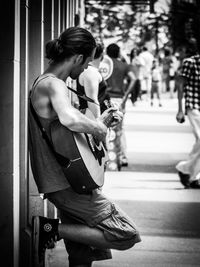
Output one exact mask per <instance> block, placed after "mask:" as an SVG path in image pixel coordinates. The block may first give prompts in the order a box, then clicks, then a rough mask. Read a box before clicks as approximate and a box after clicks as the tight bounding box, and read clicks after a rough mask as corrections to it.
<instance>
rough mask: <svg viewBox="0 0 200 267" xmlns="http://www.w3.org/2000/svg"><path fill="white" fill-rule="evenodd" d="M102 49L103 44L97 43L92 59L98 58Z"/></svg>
mask: <svg viewBox="0 0 200 267" xmlns="http://www.w3.org/2000/svg"><path fill="white" fill-rule="evenodd" d="M103 50H104V47H103V44H101V43H97V46H96V52H95V55H94V59H97V58H100V57H101V56H102V55H103Z"/></svg>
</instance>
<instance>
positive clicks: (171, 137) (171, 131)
mask: <svg viewBox="0 0 200 267" xmlns="http://www.w3.org/2000/svg"><path fill="white" fill-rule="evenodd" d="M162 102H163V107H161V108H160V107H158V106H156V105H154V106H153V107H151V106H150V104H149V102H147V101H141V102H138V103H136V105H135V106H132V104H131V102H130V101H129V102H128V103H127V113H126V115H125V134H126V137H127V153H128V159H129V166H128V168H122V171H121V172H106V176H105V185H104V187H103V192H104V193H105V194H106V195H107V197H109V198H110V199H111V200H113V201H114V202H115V203H116V204H117V205H119V206H120V207H121V208H122V209H123V210H124V211H125V212H127V214H128V215H129V216H130V217H131V218H132V219H133V221H134V222H135V223H136V225H137V226H138V227H139V230H140V233H141V237H142V242H141V243H138V244H136V246H135V247H133V248H132V249H130V250H127V251H113V259H112V260H108V261H102V262H95V263H94V264H93V267H104V266H105V267H183V266H185V267H192V266H200V228H199V225H200V216H198V215H199V210H200V194H199V190H195V189H189V190H185V189H184V188H183V186H182V185H181V184H180V182H179V178H178V176H177V174H176V170H175V164H176V163H177V162H178V161H179V160H182V159H184V158H185V157H187V154H188V153H189V151H190V149H191V147H192V145H193V141H194V139H193V135H192V134H191V129H190V127H189V123H188V121H187V120H186V123H185V124H178V123H177V122H176V119H175V116H176V111H177V100H176V99H168V97H167V95H164V96H163V101H162ZM47 257H48V262H49V265H48V267H67V266H68V260H67V253H66V251H65V248H64V245H63V242H62V241H60V242H59V243H58V244H57V246H56V249H54V250H52V251H49V253H48V255H47Z"/></svg>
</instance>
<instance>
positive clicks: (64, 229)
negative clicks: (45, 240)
mask: <svg viewBox="0 0 200 267" xmlns="http://www.w3.org/2000/svg"><path fill="white" fill-rule="evenodd" d="M58 233H59V237H60V238H63V239H67V240H70V241H74V242H78V243H82V244H85V245H90V246H92V247H97V248H109V249H118V250H125V249H128V248H129V247H127V244H123V242H122V244H120V246H117V245H114V244H113V243H111V242H109V241H107V240H106V239H105V237H104V234H103V232H102V231H101V230H99V229H97V228H91V227H89V226H86V225H80V224H79V225H69V224H59V226H58ZM125 243H126V242H125ZM133 244H134V242H133Z"/></svg>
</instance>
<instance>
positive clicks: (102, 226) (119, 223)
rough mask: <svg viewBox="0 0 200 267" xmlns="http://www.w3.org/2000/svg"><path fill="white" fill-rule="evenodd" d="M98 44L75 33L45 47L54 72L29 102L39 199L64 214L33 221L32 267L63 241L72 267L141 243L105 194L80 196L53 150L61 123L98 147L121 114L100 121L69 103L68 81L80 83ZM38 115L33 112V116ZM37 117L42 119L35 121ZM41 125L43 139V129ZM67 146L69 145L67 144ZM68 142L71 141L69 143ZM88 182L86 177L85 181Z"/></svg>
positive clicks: (96, 192) (41, 80) (80, 31)
mask: <svg viewBox="0 0 200 267" xmlns="http://www.w3.org/2000/svg"><path fill="white" fill-rule="evenodd" d="M95 47H96V43H95V40H94V38H93V36H92V35H91V34H90V33H89V32H88V31H87V30H85V29H83V28H78V27H72V28H69V29H67V30H66V31H64V32H63V33H62V34H61V35H60V37H59V38H58V39H54V40H52V41H50V42H48V43H47V45H46V57H47V58H48V59H49V60H50V63H49V67H48V68H47V69H46V70H45V72H44V73H43V74H42V75H41V76H40V77H39V78H38V79H37V80H36V81H35V83H34V85H33V88H32V90H31V94H30V99H29V105H30V109H29V147H30V159H31V166H32V171H33V176H34V179H35V181H36V184H37V187H38V190H39V193H43V194H44V196H45V197H46V198H47V199H48V200H49V201H51V202H52V203H53V204H54V205H55V206H56V207H57V209H58V210H59V218H60V219H61V223H59V220H58V219H50V218H45V217H41V216H35V217H33V224H32V237H33V266H44V253H45V249H46V248H47V247H48V246H49V245H50V244H51V243H52V242H55V241H57V240H59V239H62V238H63V239H64V241H65V245H66V249H67V252H68V255H69V266H70V267H75V266H76V267H78V266H79V267H86V266H91V265H92V262H93V261H95V260H104V259H109V258H111V253H110V249H119V250H125V249H129V248H131V247H132V246H133V245H134V244H135V243H137V242H140V236H139V233H138V231H137V229H136V227H135V225H134V223H133V222H132V221H131V220H130V219H129V218H128V217H127V215H125V214H124V213H123V212H122V211H121V210H120V209H119V208H118V207H116V205H114V204H113V203H111V202H110V201H109V200H108V199H107V198H106V197H105V196H104V195H103V194H102V192H101V190H98V188H97V189H93V190H91V191H86V192H85V193H82V194H81V193H80V194H79V193H77V192H75V191H74V189H73V186H71V184H70V183H69V181H70V179H69V180H68V179H67V178H66V175H65V174H64V172H63V169H62V167H61V165H59V162H58V161H57V159H56V156H55V154H54V153H53V150H52V149H50V147H51V144H50V145H49V144H48V142H47V141H46V140H45V138H43V137H44V136H45V133H46V135H47V139H48V138H49V140H50V143H52V142H53V141H52V140H51V124H52V123H53V122H54V121H55V120H58V121H59V123H60V124H61V125H62V126H63V127H64V128H66V129H67V130H69V131H71V132H72V133H77V134H78V133H86V134H91V135H94V136H95V138H96V139H97V140H99V142H101V141H104V139H105V137H106V134H107V127H106V125H105V123H104V122H105V121H106V119H107V117H108V116H110V113H112V114H113V117H114V118H115V120H114V121H115V122H116V121H118V122H119V121H120V120H121V118H122V115H121V113H120V112H118V111H117V110H116V108H110V109H108V110H106V111H105V112H104V113H103V114H102V115H101V116H100V117H99V118H97V119H96V120H91V119H89V118H87V117H86V116H85V115H84V114H82V113H81V112H79V110H77V109H75V108H74V107H73V106H72V105H71V102H70V100H69V98H68V93H67V91H68V89H67V86H66V79H67V78H68V77H71V78H72V79H77V78H78V76H79V75H80V73H81V72H83V70H84V69H86V68H87V67H88V64H89V62H90V61H91V60H92V59H93V55H94V53H95ZM33 110H34V111H33ZM34 112H35V114H36V116H37V118H38V119H39V123H37V120H38V119H37V118H35V115H34ZM39 124H41V125H42V130H41V131H42V133H43V135H41V131H40V127H38V125H39ZM62 142H63V144H64V143H65V140H62ZM66 142H67V140H66ZM83 178H84V177H83Z"/></svg>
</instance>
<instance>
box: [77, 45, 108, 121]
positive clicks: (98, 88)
mask: <svg viewBox="0 0 200 267" xmlns="http://www.w3.org/2000/svg"><path fill="white" fill-rule="evenodd" d="M103 52H104V49H103V45H102V44H101V43H97V47H96V51H95V55H94V59H93V61H91V62H90V63H89V66H88V68H87V69H85V70H84V72H82V73H81V74H80V76H79V77H78V79H77V92H79V93H81V94H82V93H83V94H86V95H87V96H88V97H90V98H92V99H93V100H94V101H95V102H96V104H95V103H92V102H87V101H86V100H84V99H82V98H80V97H79V102H80V109H81V110H84V109H86V108H89V109H90V110H91V111H92V113H93V115H94V116H95V118H98V117H99V116H100V114H101V113H102V112H103V111H104V110H105V109H107V106H106V105H105V103H104V101H105V100H107V101H110V96H109V94H108V93H107V83H106V81H105V80H104V79H103V77H102V75H101V73H100V72H99V65H100V62H101V60H102V58H103ZM98 104H99V106H98Z"/></svg>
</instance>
